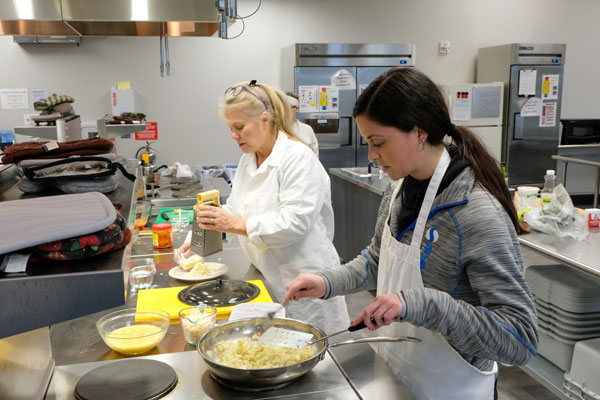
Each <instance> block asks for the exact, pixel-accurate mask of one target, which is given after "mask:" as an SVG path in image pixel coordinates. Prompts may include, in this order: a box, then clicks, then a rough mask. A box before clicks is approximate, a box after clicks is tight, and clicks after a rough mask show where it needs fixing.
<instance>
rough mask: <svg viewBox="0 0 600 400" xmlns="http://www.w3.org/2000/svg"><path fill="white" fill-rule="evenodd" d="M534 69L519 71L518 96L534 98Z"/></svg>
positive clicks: (535, 75) (535, 74)
mask: <svg viewBox="0 0 600 400" xmlns="http://www.w3.org/2000/svg"><path fill="white" fill-rule="evenodd" d="M536 78H537V71H536V70H535V69H522V70H520V71H519V96H535V81H536Z"/></svg>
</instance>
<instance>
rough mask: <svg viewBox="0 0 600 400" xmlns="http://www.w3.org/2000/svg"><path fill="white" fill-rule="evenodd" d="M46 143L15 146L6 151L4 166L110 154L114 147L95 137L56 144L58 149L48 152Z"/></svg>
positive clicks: (109, 142)
mask: <svg viewBox="0 0 600 400" xmlns="http://www.w3.org/2000/svg"><path fill="white" fill-rule="evenodd" d="M46 143H48V142H47V141H46V142H24V143H17V144H13V145H12V146H8V147H7V148H6V149H4V156H3V157H2V162H3V163H4V164H8V163H16V162H19V161H21V160H26V159H39V158H66V157H69V156H73V155H79V156H84V155H96V154H103V153H110V152H111V151H112V149H113V147H114V144H113V142H111V141H110V140H107V139H103V138H99V137H95V138H90V139H82V140H72V141H69V142H56V143H57V144H58V148H56V149H53V150H50V151H46V150H45V149H44V144H46Z"/></svg>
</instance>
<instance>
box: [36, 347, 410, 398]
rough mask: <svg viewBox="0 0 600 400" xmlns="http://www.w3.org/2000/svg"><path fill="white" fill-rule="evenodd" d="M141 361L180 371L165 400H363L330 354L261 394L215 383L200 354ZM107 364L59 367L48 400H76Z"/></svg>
mask: <svg viewBox="0 0 600 400" xmlns="http://www.w3.org/2000/svg"><path fill="white" fill-rule="evenodd" d="M140 358H142V359H152V360H157V361H163V362H165V363H167V364H169V365H170V366H171V367H173V368H174V369H175V371H176V372H177V377H178V383H177V386H176V387H175V389H174V390H173V391H172V392H171V393H169V394H168V395H166V396H165V397H163V399H165V400H169V399H177V400H181V399H201V398H211V399H223V400H225V399H227V400H238V399H240V400H241V399H266V398H269V399H277V398H286V399H298V400H300V399H315V400H316V399H331V400H337V399H339V400H345V399H359V398H360V397H359V396H358V395H357V394H356V393H355V392H354V390H353V389H352V387H351V386H350V384H349V383H348V382H347V381H346V379H345V378H344V376H343V375H342V373H341V372H340V370H339V369H338V368H337V367H336V366H335V364H334V362H333V361H332V359H331V357H330V356H329V355H328V354H327V355H326V357H325V359H324V360H323V361H321V362H319V363H318V364H317V365H316V366H315V368H313V370H312V371H310V372H308V373H307V374H306V375H305V376H303V377H302V378H301V379H300V380H299V381H297V382H295V383H293V384H291V385H290V386H287V387H284V388H281V389H277V390H271V391H265V392H259V393H247V392H240V391H236V390H232V389H228V388H226V387H224V386H221V385H220V384H218V383H217V382H215V381H214V380H213V379H212V378H211V376H210V373H209V371H208V370H207V368H206V366H205V364H204V361H203V360H202V357H201V356H200V354H198V352H197V351H185V352H182V353H172V354H161V355H157V356H148V357H140ZM105 364H106V363H101V362H95V363H85V364H77V365H69V366H61V367H57V368H55V369H54V375H53V376H52V381H51V382H50V386H49V387H48V392H47V394H46V400H66V399H69V400H71V399H73V398H74V397H73V390H74V388H75V385H76V383H77V381H78V380H79V378H80V377H81V376H83V375H84V374H85V373H86V372H88V371H91V370H92V369H94V368H96V367H100V366H102V365H105ZM203 395H204V396H203ZM396 398H398V397H396Z"/></svg>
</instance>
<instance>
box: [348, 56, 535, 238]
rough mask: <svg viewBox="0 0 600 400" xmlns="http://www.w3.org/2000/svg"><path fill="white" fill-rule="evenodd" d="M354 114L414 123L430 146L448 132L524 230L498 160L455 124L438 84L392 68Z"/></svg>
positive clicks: (393, 123)
mask: <svg viewBox="0 0 600 400" xmlns="http://www.w3.org/2000/svg"><path fill="white" fill-rule="evenodd" d="M352 114H353V115H354V117H357V116H359V115H365V116H367V117H368V118H369V119H371V120H373V121H375V122H377V123H378V124H380V125H383V126H390V127H395V128H397V129H399V130H401V131H404V132H410V131H411V130H412V129H413V128H414V127H415V126H418V127H419V128H421V129H423V130H424V131H425V132H427V134H428V135H427V142H428V143H429V144H430V145H432V146H437V145H440V144H442V142H443V139H444V136H446V135H449V136H450V137H451V138H452V139H453V141H454V143H455V144H456V146H457V148H458V153H459V154H460V156H461V157H463V158H464V159H465V160H466V161H467V162H468V163H469V166H470V167H471V168H472V169H473V173H474V174H475V178H476V179H477V181H479V183H481V185H483V187H484V188H485V189H486V190H487V191H488V192H489V193H490V194H491V195H492V196H494V197H495V198H496V199H497V200H498V202H500V204H501V205H502V207H503V208H504V210H506V212H507V214H508V216H509V217H510V219H511V221H512V223H513V225H514V227H515V229H516V231H517V233H518V234H521V233H524V232H526V231H527V230H526V229H525V228H524V227H523V225H521V223H520V222H519V217H518V215H517V210H516V209H515V206H514V203H513V202H512V199H511V197H510V193H509V191H508V187H507V185H506V181H505V180H504V175H503V174H502V171H500V166H499V165H498V162H497V161H496V160H495V159H494V158H493V157H492V156H491V155H490V154H489V153H488V152H487V150H486V148H485V146H484V145H483V144H482V143H481V141H480V140H479V139H478V138H477V137H476V136H475V135H474V134H473V132H471V131H470V130H469V129H467V128H465V127H455V126H454V125H453V124H452V123H451V121H450V116H449V114H448V108H447V107H446V103H445V102H444V98H443V96H442V94H441V92H440V90H439V89H438V87H437V86H436V85H435V83H433V82H432V81H431V79H429V78H428V77H427V76H426V75H425V74H423V73H421V72H419V71H417V70H415V69H414V68H401V67H398V68H392V69H390V70H388V71H387V72H385V73H384V74H382V75H380V76H379V77H378V78H376V79H375V80H374V81H373V82H372V83H371V84H370V85H369V86H368V87H367V88H366V89H365V91H364V92H363V93H362V94H361V95H360V97H359V98H358V99H357V100H356V104H355V106H354V111H353V113H352Z"/></svg>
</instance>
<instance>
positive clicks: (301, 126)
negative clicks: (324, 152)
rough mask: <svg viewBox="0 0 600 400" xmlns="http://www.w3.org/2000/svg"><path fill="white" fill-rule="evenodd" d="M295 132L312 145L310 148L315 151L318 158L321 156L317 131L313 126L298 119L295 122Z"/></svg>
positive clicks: (309, 145)
mask: <svg viewBox="0 0 600 400" xmlns="http://www.w3.org/2000/svg"><path fill="white" fill-rule="evenodd" d="M294 132H295V133H296V136H298V138H299V139H300V140H302V141H303V142H304V143H306V144H307V145H308V147H310V149H311V150H312V151H313V153H315V155H316V156H317V158H318V157H319V142H318V140H317V136H316V135H315V131H313V128H311V126H310V125H306V124H305V123H303V122H300V121H296V122H294Z"/></svg>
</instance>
